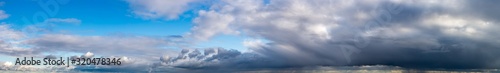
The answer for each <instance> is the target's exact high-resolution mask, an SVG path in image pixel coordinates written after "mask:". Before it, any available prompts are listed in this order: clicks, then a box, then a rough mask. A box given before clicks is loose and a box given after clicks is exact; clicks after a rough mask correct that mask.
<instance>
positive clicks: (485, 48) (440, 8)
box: [192, 0, 500, 68]
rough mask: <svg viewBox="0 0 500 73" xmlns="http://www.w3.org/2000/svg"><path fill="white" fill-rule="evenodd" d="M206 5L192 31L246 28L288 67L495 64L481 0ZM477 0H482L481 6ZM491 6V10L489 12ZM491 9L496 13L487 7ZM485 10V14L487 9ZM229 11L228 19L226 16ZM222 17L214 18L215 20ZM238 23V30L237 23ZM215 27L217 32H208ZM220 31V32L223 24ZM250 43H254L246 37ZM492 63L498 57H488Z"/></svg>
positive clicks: (203, 34) (250, 0) (202, 35)
mask: <svg viewBox="0 0 500 73" xmlns="http://www.w3.org/2000/svg"><path fill="white" fill-rule="evenodd" d="M221 2H222V3H220V4H214V5H212V8H213V9H209V10H201V11H200V12H199V17H197V18H196V21H209V22H200V23H196V21H195V23H196V25H195V27H194V28H193V29H192V33H197V34H193V35H192V37H196V38H198V39H210V38H211V37H213V36H217V35H218V34H219V35H220V34H227V32H242V33H245V34H244V35H249V36H251V37H254V38H263V39H265V40H269V41H270V43H265V45H260V47H255V45H256V44H253V45H251V46H253V47H250V50H252V51H253V52H254V53H258V54H262V55H264V56H269V57H272V58H275V59H277V60H280V61H281V62H284V63H286V64H285V65H287V66H290V67H303V66H324V65H327V66H344V65H376V64H382V65H394V66H402V67H408V68H498V65H496V64H498V63H497V62H498V61H499V59H500V57H499V56H498V55H499V54H496V52H499V51H500V50H499V49H497V47H499V46H495V45H493V44H498V43H499V42H498V41H497V40H496V39H498V38H497V37H496V36H498V33H496V32H495V31H498V30H497V29H495V28H494V27H495V26H498V25H497V23H498V22H497V21H495V20H496V19H492V18H486V17H482V16H476V15H477V14H481V13H475V12H471V9H481V8H474V7H478V6H469V5H476V4H475V3H488V2H481V1H477V2H475V1H472V2H469V1H396V0H394V1H385V0H381V1H377V0H376V1H373V0H370V1H348V0H315V1H300V0H269V2H266V1H265V0H222V1H221ZM479 7H480V6H479ZM485 12H488V11H485ZM490 14H492V15H494V13H490ZM486 15H488V14H486ZM222 17H224V18H222ZM212 22H217V23H212ZM234 29H238V30H234ZM207 30H215V31H207ZM219 30H220V31H219ZM248 44H252V43H248ZM491 63H493V64H491Z"/></svg>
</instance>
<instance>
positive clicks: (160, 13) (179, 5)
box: [127, 0, 198, 19]
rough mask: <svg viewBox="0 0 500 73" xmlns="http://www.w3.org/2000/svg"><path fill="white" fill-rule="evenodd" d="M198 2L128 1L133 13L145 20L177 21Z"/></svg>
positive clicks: (189, 0)
mask: <svg viewBox="0 0 500 73" xmlns="http://www.w3.org/2000/svg"><path fill="white" fill-rule="evenodd" d="M196 1H198V0H145V1H142V0H127V2H128V3H129V4H130V7H131V8H132V13H133V14H135V15H137V16H139V17H141V18H144V19H177V18H178V17H179V15H180V14H183V13H184V12H185V11H187V10H189V9H190V6H189V5H190V3H193V2H196Z"/></svg>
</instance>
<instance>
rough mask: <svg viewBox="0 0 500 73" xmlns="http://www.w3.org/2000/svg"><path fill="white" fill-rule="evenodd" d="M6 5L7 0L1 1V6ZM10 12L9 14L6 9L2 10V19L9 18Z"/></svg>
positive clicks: (0, 16) (0, 13)
mask: <svg viewBox="0 0 500 73" xmlns="http://www.w3.org/2000/svg"><path fill="white" fill-rule="evenodd" d="M3 5H5V2H3V1H2V2H0V7H1V6H3ZM9 16H10V15H9V14H7V13H6V12H5V11H4V10H0V20H3V19H7V18H9Z"/></svg>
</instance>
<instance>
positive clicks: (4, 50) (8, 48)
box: [0, 23, 39, 56]
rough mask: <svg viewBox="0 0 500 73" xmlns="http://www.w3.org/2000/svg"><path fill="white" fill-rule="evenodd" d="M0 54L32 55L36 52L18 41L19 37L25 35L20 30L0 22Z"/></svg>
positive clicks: (21, 37)
mask: <svg viewBox="0 0 500 73" xmlns="http://www.w3.org/2000/svg"><path fill="white" fill-rule="evenodd" d="M0 34H2V35H0V50H1V51H0V54H4V55H10V56H32V55H35V54H38V53H39V52H36V51H34V50H32V49H26V48H24V47H22V46H23V45H24V44H22V43H20V42H21V39H23V38H25V37H26V35H25V34H24V33H22V32H20V31H17V30H14V29H11V28H10V25H9V24H5V23H1V24H0Z"/></svg>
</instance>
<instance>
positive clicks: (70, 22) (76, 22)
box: [44, 18, 82, 25]
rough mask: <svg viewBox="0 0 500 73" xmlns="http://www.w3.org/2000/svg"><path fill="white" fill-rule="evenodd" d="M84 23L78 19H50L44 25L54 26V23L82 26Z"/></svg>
mask: <svg viewBox="0 0 500 73" xmlns="http://www.w3.org/2000/svg"><path fill="white" fill-rule="evenodd" d="M81 22H82V21H81V20H79V19H76V18H50V19H46V20H45V21H44V23H48V24H53V23H63V24H65V23H67V24H77V25H78V24H80V23H81Z"/></svg>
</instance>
